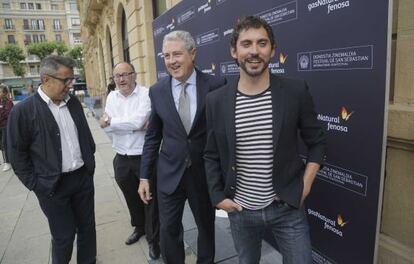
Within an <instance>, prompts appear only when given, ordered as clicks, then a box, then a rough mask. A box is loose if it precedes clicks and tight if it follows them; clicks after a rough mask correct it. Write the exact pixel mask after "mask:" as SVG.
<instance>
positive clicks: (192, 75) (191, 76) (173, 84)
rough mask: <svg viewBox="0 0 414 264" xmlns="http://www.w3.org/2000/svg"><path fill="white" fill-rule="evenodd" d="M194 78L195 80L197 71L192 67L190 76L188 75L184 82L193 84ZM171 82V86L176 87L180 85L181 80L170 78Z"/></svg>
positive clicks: (194, 82) (194, 83)
mask: <svg viewBox="0 0 414 264" xmlns="http://www.w3.org/2000/svg"><path fill="white" fill-rule="evenodd" d="M196 80H197V72H196V71H195V69H193V72H192V73H191V75H190V77H188V79H187V81H185V83H187V84H190V85H194V86H195V85H196ZM171 84H172V86H173V87H177V86H179V85H181V82H180V81H179V80H177V79H174V78H172V81H171Z"/></svg>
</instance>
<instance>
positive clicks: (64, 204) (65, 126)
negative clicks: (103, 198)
mask: <svg viewBox="0 0 414 264" xmlns="http://www.w3.org/2000/svg"><path fill="white" fill-rule="evenodd" d="M74 66H75V62H74V61H73V60H72V59H70V58H65V57H61V56H55V55H51V56H48V57H46V58H44V59H43V60H42V62H41V64H40V78H41V80H42V86H41V87H40V88H39V89H38V91H37V92H36V93H35V94H34V95H33V96H30V97H28V98H27V99H26V100H24V101H22V102H20V103H18V104H17V105H16V106H15V107H14V108H13V109H12V111H11V113H10V117H9V120H8V131H7V132H8V134H7V140H8V149H7V150H8V154H9V157H10V163H11V165H12V167H13V170H14V172H15V174H16V175H17V177H18V178H19V179H20V180H21V181H22V183H23V184H24V185H25V186H26V187H27V188H28V189H29V190H33V191H34V193H35V194H36V196H37V198H38V200H39V204H40V207H41V209H42V211H43V213H44V214H45V215H46V217H47V220H48V222H49V228H50V233H51V235H52V263H53V264H67V263H69V261H70V259H71V256H72V249H73V240H74V238H75V234H76V235H77V243H76V245H77V263H79V264H80V263H83V264H91V263H95V262H96V231H95V212H94V186H93V174H94V171H95V157H94V153H95V143H94V140H93V138H92V134H91V131H90V130H89V127H88V123H87V121H86V118H85V115H84V112H83V108H82V106H81V104H80V103H79V101H78V100H77V99H76V97H74V96H72V95H70V94H69V89H70V88H71V87H72V86H73V84H74V83H75V77H74V76H73V67H74Z"/></svg>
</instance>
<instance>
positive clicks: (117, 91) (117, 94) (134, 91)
mask: <svg viewBox="0 0 414 264" xmlns="http://www.w3.org/2000/svg"><path fill="white" fill-rule="evenodd" d="M111 93H115V94H116V96H122V97H125V96H124V95H123V94H121V92H120V91H119V89H116V90H115V91H112V92H111ZM138 93H139V85H138V84H135V88H134V90H133V91H132V93H131V94H129V95H128V96H126V97H130V96H132V95H134V94H136V95H138ZM126 97H125V98H126Z"/></svg>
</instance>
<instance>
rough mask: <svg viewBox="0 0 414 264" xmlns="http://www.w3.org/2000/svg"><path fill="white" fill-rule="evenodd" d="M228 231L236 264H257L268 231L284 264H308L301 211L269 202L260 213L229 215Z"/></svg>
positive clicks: (306, 232) (309, 252) (308, 245)
mask: <svg viewBox="0 0 414 264" xmlns="http://www.w3.org/2000/svg"><path fill="white" fill-rule="evenodd" d="M229 220H230V228H231V233H232V236H233V241H234V245H235V247H236V250H237V253H238V255H239V263H240V264H254V263H259V262H260V255H261V247H262V239H263V237H264V232H265V231H266V230H271V232H272V233H273V236H274V238H275V240H276V242H277V244H278V246H279V250H280V253H281V254H282V256H283V263H284V264H308V263H309V264H310V263H312V248H311V243H310V237H309V226H308V221H307V219H306V216H305V211H304V208H303V207H302V208H300V209H296V208H293V207H291V206H289V205H287V204H285V203H283V202H277V201H275V202H273V203H272V204H270V205H269V206H267V207H266V208H263V209H261V210H248V209H244V208H243V210H242V211H241V212H237V211H235V212H231V213H229Z"/></svg>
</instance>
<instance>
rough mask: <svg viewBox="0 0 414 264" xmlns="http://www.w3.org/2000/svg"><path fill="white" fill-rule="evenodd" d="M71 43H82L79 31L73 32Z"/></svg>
mask: <svg viewBox="0 0 414 264" xmlns="http://www.w3.org/2000/svg"><path fill="white" fill-rule="evenodd" d="M73 43H74V44H81V43H82V39H81V34H80V33H73Z"/></svg>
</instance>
